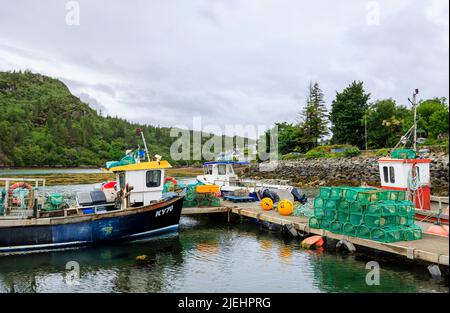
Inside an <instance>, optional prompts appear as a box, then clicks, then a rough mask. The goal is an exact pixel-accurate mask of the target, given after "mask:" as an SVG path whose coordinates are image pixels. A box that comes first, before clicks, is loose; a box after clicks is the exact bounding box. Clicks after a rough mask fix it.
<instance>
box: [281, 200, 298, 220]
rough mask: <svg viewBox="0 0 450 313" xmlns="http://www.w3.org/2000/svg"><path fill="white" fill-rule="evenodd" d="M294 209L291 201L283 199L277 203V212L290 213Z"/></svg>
mask: <svg viewBox="0 0 450 313" xmlns="http://www.w3.org/2000/svg"><path fill="white" fill-rule="evenodd" d="M293 211H294V205H293V204H292V202H291V201H289V200H286V199H283V200H281V201H280V202H279V203H278V213H280V214H281V215H285V216H287V215H291V214H292V212H293Z"/></svg>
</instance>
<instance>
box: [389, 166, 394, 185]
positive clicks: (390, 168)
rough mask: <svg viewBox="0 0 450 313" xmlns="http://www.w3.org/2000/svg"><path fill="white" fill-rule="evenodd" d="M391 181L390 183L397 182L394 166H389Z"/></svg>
mask: <svg viewBox="0 0 450 313" xmlns="http://www.w3.org/2000/svg"><path fill="white" fill-rule="evenodd" d="M389 181H390V183H392V184H393V183H395V173H394V167H393V166H389Z"/></svg>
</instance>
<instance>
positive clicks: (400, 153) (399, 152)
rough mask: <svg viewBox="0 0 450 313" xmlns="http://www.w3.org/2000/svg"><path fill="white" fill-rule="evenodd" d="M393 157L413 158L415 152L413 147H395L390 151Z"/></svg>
mask: <svg viewBox="0 0 450 313" xmlns="http://www.w3.org/2000/svg"><path fill="white" fill-rule="evenodd" d="M391 158H393V159H415V158H416V152H415V151H414V150H413V149H395V150H394V151H392V152H391Z"/></svg>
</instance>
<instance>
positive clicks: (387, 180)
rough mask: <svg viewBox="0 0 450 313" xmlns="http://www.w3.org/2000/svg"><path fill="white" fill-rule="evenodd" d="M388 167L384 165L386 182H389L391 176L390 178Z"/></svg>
mask: <svg viewBox="0 0 450 313" xmlns="http://www.w3.org/2000/svg"><path fill="white" fill-rule="evenodd" d="M388 176H389V175H388V167H387V166H383V179H384V182H385V183H388V182H389V178H388Z"/></svg>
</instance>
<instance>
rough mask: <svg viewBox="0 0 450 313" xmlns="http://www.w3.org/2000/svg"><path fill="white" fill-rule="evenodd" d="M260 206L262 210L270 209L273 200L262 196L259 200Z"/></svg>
mask: <svg viewBox="0 0 450 313" xmlns="http://www.w3.org/2000/svg"><path fill="white" fill-rule="evenodd" d="M260 204H261V207H262V209H263V210H264V211H270V210H272V209H273V201H272V199H270V198H267V197H266V198H263V199H262V200H261V203H260Z"/></svg>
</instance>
